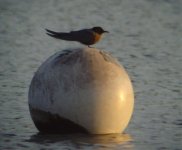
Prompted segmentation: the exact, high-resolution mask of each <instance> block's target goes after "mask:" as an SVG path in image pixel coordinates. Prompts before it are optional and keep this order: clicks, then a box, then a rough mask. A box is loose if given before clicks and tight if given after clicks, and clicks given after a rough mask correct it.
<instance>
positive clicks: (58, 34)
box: [45, 29, 74, 41]
mask: <svg viewBox="0 0 182 150" xmlns="http://www.w3.org/2000/svg"><path fill="white" fill-rule="evenodd" d="M45 30H46V31H47V33H46V34H47V35H49V36H52V37H54V38H56V39H61V40H67V41H74V38H73V37H72V36H71V35H70V33H64V32H55V31H51V30H48V29H45Z"/></svg>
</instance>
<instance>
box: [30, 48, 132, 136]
mask: <svg viewBox="0 0 182 150" xmlns="http://www.w3.org/2000/svg"><path fill="white" fill-rule="evenodd" d="M133 106H134V94H133V89H132V84H131V81H130V79H129V77H128V74H127V73H126V71H125V70H124V68H123V67H122V66H121V65H120V64H119V62H118V61H117V60H116V59H115V58H113V57H112V56H111V55H109V54H108V53H106V52H104V51H101V50H98V49H94V48H85V49H72V50H70V49H68V50H63V51H60V52H58V53H56V54H54V55H53V56H51V57H50V58H48V59H47V60H46V61H45V62H44V63H43V64H42V65H41V66H40V67H39V69H38V70H37V72H36V73H35V75H34V77H33V79H32V82H31V85H30V88H29V108H30V114H31V117H32V119H33V121H34V123H35V126H36V127H37V129H38V130H39V131H40V132H46V133H74V132H83V133H90V134H110V133H121V132H123V130H124V129H125V128H126V126H127V125H128V122H129V120H130V118H131V115H132V112H133Z"/></svg>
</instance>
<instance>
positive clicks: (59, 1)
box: [0, 0, 182, 150]
mask: <svg viewBox="0 0 182 150" xmlns="http://www.w3.org/2000/svg"><path fill="white" fill-rule="evenodd" d="M98 25H99V26H102V27H103V28H104V29H106V30H108V31H110V34H107V35H105V36H104V38H103V40H102V41H101V42H100V43H98V44H97V45H95V47H97V48H99V49H104V50H106V51H108V52H110V53H112V55H113V56H115V57H117V58H118V59H119V61H120V62H121V63H122V64H123V65H124V67H125V68H126V70H127V71H128V73H129V75H130V77H131V79H132V82H133V86H134V91H135V110H134V114H133V117H132V119H131V122H130V124H129V126H128V128H127V129H126V131H125V134H124V135H120V134H119V135H108V136H85V135H54V136H51V135H39V134H37V133H38V132H37V130H36V128H35V127H34V125H33V122H32V120H31V118H30V115H29V110H28V105H27V93H28V87H29V84H30V82H31V78H32V77H33V74H34V72H35V71H36V70H37V68H38V67H39V66H40V65H41V63H43V62H44V61H45V60H46V59H47V58H48V57H49V56H50V55H52V54H54V53H55V52H57V51H58V50H62V49H65V48H70V47H81V45H80V44H79V43H75V42H65V41H58V40H55V39H52V38H51V37H48V36H47V35H46V34H45V31H44V28H49V29H53V30H57V31H70V30H76V29H82V28H85V27H92V26H98ZM181 71H182V1H181V0H136V1H134V0H112V1H111V0H75V1H73V0H72V1H71V0H31V1H29V0H0V149H7V150H10V149H26V150H27V149H34V150H35V149H42V150H45V149H94V150H95V149H129V150H141V149H147V150H152V149H160V150H166V149H169V150H179V149H182V102H181V101H182V73H181Z"/></svg>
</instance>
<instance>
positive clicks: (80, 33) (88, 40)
mask: <svg viewBox="0 0 182 150" xmlns="http://www.w3.org/2000/svg"><path fill="white" fill-rule="evenodd" d="M45 30H46V31H47V33H46V34H47V35H49V36H51V37H54V38H56V39H61V40H66V41H77V42H80V43H81V44H84V45H87V46H88V47H90V45H93V44H95V43H97V42H98V41H100V39H101V37H102V35H103V33H109V32H108V31H105V30H104V29H103V28H102V27H99V26H96V27H93V28H89V29H82V30H77V31H71V32H55V31H51V30H49V29H45Z"/></svg>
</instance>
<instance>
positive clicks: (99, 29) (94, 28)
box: [92, 27, 109, 34]
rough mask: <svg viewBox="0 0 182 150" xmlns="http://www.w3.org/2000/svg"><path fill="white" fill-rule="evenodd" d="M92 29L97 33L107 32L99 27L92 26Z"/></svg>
mask: <svg viewBox="0 0 182 150" xmlns="http://www.w3.org/2000/svg"><path fill="white" fill-rule="evenodd" d="M92 30H93V31H94V32H96V33H98V34H103V33H109V32H108V31H105V30H104V29H102V28H101V27H93V28H92Z"/></svg>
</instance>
